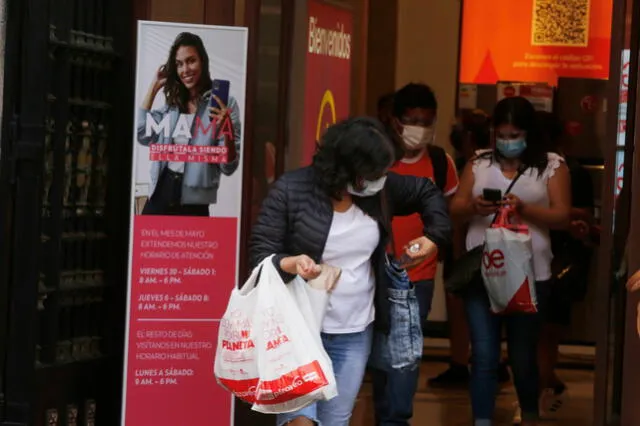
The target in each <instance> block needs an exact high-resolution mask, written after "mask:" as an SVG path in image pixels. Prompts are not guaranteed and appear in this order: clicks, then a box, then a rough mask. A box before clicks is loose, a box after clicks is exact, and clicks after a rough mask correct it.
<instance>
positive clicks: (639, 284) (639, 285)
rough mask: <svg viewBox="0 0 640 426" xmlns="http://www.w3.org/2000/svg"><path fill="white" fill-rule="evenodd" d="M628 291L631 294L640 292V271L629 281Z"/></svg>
mask: <svg viewBox="0 0 640 426" xmlns="http://www.w3.org/2000/svg"><path fill="white" fill-rule="evenodd" d="M627 290H629V291H630V292H633V291H638V290H640V271H636V273H635V274H633V275H632V276H631V278H629V280H628V281H627Z"/></svg>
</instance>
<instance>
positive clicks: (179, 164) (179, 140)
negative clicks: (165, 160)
mask: <svg viewBox="0 0 640 426" xmlns="http://www.w3.org/2000/svg"><path fill="white" fill-rule="evenodd" d="M185 115H186V117H187V121H188V122H189V127H192V126H193V120H194V119H195V117H196V115H195V114H188V115H187V114H185ZM173 144H174V145H188V144H189V138H188V137H186V136H178V137H175V138H173ZM168 167H169V169H171V170H173V171H174V172H176V173H184V161H169V164H168Z"/></svg>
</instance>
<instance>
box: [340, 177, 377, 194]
mask: <svg viewBox="0 0 640 426" xmlns="http://www.w3.org/2000/svg"><path fill="white" fill-rule="evenodd" d="M386 181H387V177H386V176H382V177H381V178H380V179H376V180H365V181H363V182H362V189H361V190H359V191H358V190H357V189H355V188H354V187H353V185H352V184H349V185H347V192H348V193H349V194H351V195H355V196H357V197H371V196H373V195H376V194H377V193H378V192H380V191H382V188H384V184H385V182H386Z"/></svg>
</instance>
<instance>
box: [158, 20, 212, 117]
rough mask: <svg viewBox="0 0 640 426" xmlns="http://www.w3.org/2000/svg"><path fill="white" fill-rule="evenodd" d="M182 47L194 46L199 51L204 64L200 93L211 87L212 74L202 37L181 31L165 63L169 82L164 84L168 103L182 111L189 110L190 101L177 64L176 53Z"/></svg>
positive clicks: (199, 83)
mask: <svg viewBox="0 0 640 426" xmlns="http://www.w3.org/2000/svg"><path fill="white" fill-rule="evenodd" d="M181 47H193V48H194V49H196V52H198V56H199V57H200V62H201V65H202V74H201V75H200V81H199V82H198V89H199V92H200V94H202V93H204V92H206V91H207V90H210V89H211V75H210V74H209V54H208V53H207V49H205V48H204V43H203V42H202V39H201V38H200V37H199V36H197V35H195V34H192V33H187V32H184V33H180V34H178V36H177V37H176V39H175V40H174V42H173V44H172V45H171V49H169V57H168V58H167V62H166V64H165V65H164V71H165V72H166V74H167V83H166V84H165V86H164V93H165V98H166V103H167V105H168V106H171V107H178V109H179V110H180V112H185V111H187V104H188V103H189V98H190V94H189V91H188V90H187V88H186V87H184V84H182V82H181V81H180V76H179V75H178V67H177V65H176V55H177V53H178V49H180V48H181Z"/></svg>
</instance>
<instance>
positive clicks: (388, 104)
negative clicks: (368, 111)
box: [377, 92, 396, 112]
mask: <svg viewBox="0 0 640 426" xmlns="http://www.w3.org/2000/svg"><path fill="white" fill-rule="evenodd" d="M395 95H396V94H395V93H393V92H392V93H387V94H386V95H382V96H380V97H379V98H378V104H377V108H378V112H380V111H381V110H383V109H386V108H388V109H389V110H390V111H391V110H392V108H393V97H394V96H395Z"/></svg>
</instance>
